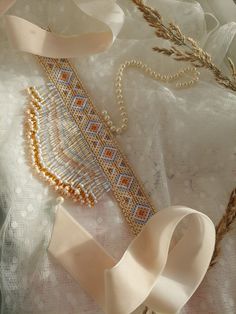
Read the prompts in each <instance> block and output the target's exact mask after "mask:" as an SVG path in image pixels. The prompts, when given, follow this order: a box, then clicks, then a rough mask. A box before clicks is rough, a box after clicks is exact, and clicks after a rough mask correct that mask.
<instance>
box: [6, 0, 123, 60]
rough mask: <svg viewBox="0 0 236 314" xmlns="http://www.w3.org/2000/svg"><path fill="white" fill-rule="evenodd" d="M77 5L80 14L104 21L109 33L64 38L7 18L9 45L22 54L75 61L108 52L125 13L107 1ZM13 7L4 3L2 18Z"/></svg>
mask: <svg viewBox="0 0 236 314" xmlns="http://www.w3.org/2000/svg"><path fill="white" fill-rule="evenodd" d="M74 2H75V4H76V5H77V6H78V8H79V9H80V10H82V11H83V12H84V13H86V14H87V15H89V16H91V17H93V18H95V19H97V20H99V21H101V22H102V23H103V24H105V25H106V26H107V28H108V29H107V30H106V31H103V32H96V31H95V32H91V33H85V34H82V35H73V36H65V35H60V34H55V33H51V32H49V31H46V30H44V29H42V28H40V27H39V26H37V25H35V24H33V23H31V22H29V21H27V20H25V19H22V18H20V17H17V16H13V15H7V16H6V17H5V18H6V27H7V33H8V36H9V39H10V42H11V43H12V45H13V46H14V47H15V48H16V49H18V50H20V51H25V52H29V53H33V54H36V55H39V56H45V57H51V58H72V57H78V56H81V55H90V54H96V53H99V52H102V51H105V50H106V49H108V48H109V47H110V46H111V45H112V43H113V42H114V40H115V39H116V37H117V35H118V34H119V32H120V30H121V28H122V26H123V22H124V13H123V11H122V9H121V8H120V7H119V6H118V5H117V4H116V3H115V2H113V1H107V0H103V1H98V0H96V1H94V0H89V1H78V0H74ZM14 3H15V1H12V0H1V1H0V16H1V15H3V14H5V13H6V12H7V11H8V9H9V8H10V7H11V6H12V5H13V4H14Z"/></svg>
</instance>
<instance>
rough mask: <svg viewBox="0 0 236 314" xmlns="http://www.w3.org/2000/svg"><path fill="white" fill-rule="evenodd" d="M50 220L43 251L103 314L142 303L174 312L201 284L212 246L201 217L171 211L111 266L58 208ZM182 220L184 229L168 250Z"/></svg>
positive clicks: (124, 313)
mask: <svg viewBox="0 0 236 314" xmlns="http://www.w3.org/2000/svg"><path fill="white" fill-rule="evenodd" d="M56 217H57V218H56V222H55V226H54V231H53V234H52V240H51V243H50V246H49V252H50V253H51V254H52V255H53V256H54V258H56V260H57V262H59V263H60V264H61V265H62V266H63V267H64V268H65V269H66V270H67V271H68V272H69V273H70V274H71V275H72V277H73V278H74V279H75V280H77V281H78V282H79V283H80V284H81V286H82V287H83V288H84V289H85V290H86V291H87V292H88V293H89V294H90V295H91V296H92V297H93V298H94V299H95V300H96V301H97V303H98V304H99V305H100V306H101V307H102V308H103V309H104V311H105V313H107V314H130V313H132V312H133V311H135V310H136V309H137V308H138V307H139V306H141V305H142V304H145V305H147V306H148V307H150V308H151V309H152V310H154V311H157V312H164V313H169V314H172V313H178V312H179V310H180V309H181V308H182V307H183V306H184V304H185V303H186V302H187V301H188V299H189V298H190V297H191V295H192V294H193V293H194V291H195V290H196V289H197V287H198V286H199V284H200V283H201V281H202V280H203V277H204V275H205V273H206V271H207V269H208V266H209V263H210V260H211V257H212V254H213V250H214V245H215V228H214V225H213V223H212V222H211V220H210V219H209V218H208V217H207V216H206V215H204V214H202V213H200V212H197V211H195V210H193V209H190V208H188V207H182V206H172V207H169V208H167V209H165V210H162V211H160V212H158V213H157V214H155V215H154V216H153V218H151V219H150V220H149V222H148V223H147V224H146V225H145V227H144V228H143V230H142V231H141V233H140V234H139V235H138V236H137V237H136V238H134V240H133V241H132V242H131V244H130V245H129V247H128V248H127V250H126V252H125V253H124V255H123V257H122V258H121V260H120V261H119V262H118V263H117V264H116V263H115V261H114V259H113V258H112V257H111V256H110V255H109V254H108V253H107V252H106V251H105V250H104V249H103V248H102V247H101V246H100V245H99V244H98V243H97V242H96V241H95V240H94V239H93V238H92V237H91V236H90V235H89V234H88V233H87V232H86V231H85V230H84V229H83V228H82V227H81V226H80V225H79V224H78V223H77V222H76V221H75V220H74V219H73V218H71V217H70V215H69V214H68V213H67V212H66V210H65V209H63V208H62V207H61V206H59V207H58V210H57V214H56ZM185 218H189V220H188V228H187V230H186V231H185V233H184V235H183V236H182V238H181V239H180V240H179V241H178V242H177V244H176V245H175V246H174V247H173V249H171V250H170V244H171V241H172V237H173V234H174V232H175V230H176V228H177V227H178V225H179V224H180V223H181V222H182V221H183V220H184V219H185ZM65 233H66V235H67V236H66V237H65V236H64V235H65ZM167 290H168V294H167V293H166V291H167Z"/></svg>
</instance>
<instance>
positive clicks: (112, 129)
mask: <svg viewBox="0 0 236 314" xmlns="http://www.w3.org/2000/svg"><path fill="white" fill-rule="evenodd" d="M110 130H111V132H113V133H114V132H115V131H116V127H115V126H114V125H113V126H112V127H110Z"/></svg>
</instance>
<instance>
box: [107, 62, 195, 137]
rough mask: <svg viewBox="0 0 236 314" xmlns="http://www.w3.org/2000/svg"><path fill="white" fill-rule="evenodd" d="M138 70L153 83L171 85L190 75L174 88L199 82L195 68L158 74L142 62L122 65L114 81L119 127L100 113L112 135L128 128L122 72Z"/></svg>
mask: <svg viewBox="0 0 236 314" xmlns="http://www.w3.org/2000/svg"><path fill="white" fill-rule="evenodd" d="M130 67H133V68H138V69H140V70H142V71H143V72H145V74H147V75H148V76H149V77H151V78H152V79H153V80H155V81H161V82H165V83H172V82H174V81H177V80H179V79H181V78H182V77H184V76H185V75H186V74H187V73H189V74H190V75H191V78H190V79H189V80H188V81H184V82H177V83H176V84H175V86H176V88H187V87H190V86H192V85H194V84H195V83H196V82H197V81H198V80H199V75H200V73H199V72H198V70H197V68H195V67H192V66H189V67H186V68H184V69H182V70H180V71H178V72H176V73H175V74H160V73H158V72H156V71H154V70H153V69H152V68H150V67H149V66H148V65H147V64H144V63H143V62H142V61H139V60H130V61H126V62H124V63H122V64H121V65H120V67H119V69H118V71H117V74H116V80H115V90H116V100H117V104H118V106H119V111H120V116H121V123H120V126H118V127H116V126H115V125H114V123H113V121H112V119H111V116H110V115H109V113H108V112H107V111H106V110H104V111H102V115H103V118H104V120H105V122H106V124H107V126H108V127H109V128H110V130H111V132H112V133H114V134H121V133H123V132H124V131H125V130H126V129H127V127H128V121H129V120H128V113H127V110H126V108H125V103H124V96H123V86H122V79H123V75H124V71H125V70H126V69H127V68H130Z"/></svg>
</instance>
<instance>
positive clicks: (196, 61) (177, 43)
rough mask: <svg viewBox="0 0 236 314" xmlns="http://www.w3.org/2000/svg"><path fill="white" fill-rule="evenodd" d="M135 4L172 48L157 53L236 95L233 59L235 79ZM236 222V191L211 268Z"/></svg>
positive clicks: (218, 229)
mask: <svg viewBox="0 0 236 314" xmlns="http://www.w3.org/2000/svg"><path fill="white" fill-rule="evenodd" d="M132 1H133V2H134V3H135V4H136V6H137V7H138V9H139V10H140V11H141V12H142V14H143V17H144V19H145V20H146V21H147V22H148V24H149V25H150V26H151V27H153V28H154V29H155V34H156V36H157V37H159V38H162V39H165V40H168V41H169V42H170V43H171V44H172V45H171V47H170V48H169V49H168V48H160V47H154V48H153V50H154V51H157V52H159V53H162V54H164V55H166V56H171V57H173V58H174V59H175V60H177V61H185V62H190V63H191V64H192V65H193V66H195V67H198V68H205V69H208V70H209V71H211V72H212V73H213V75H214V77H215V80H216V81H217V82H218V83H219V84H220V85H222V86H224V87H226V88H228V89H231V90H232V91H236V67H235V64H234V63H233V61H232V60H231V59H230V58H229V57H228V62H229V66H230V69H231V77H228V76H226V75H225V74H224V73H222V71H221V70H220V69H219V68H218V67H217V66H216V65H215V64H214V63H213V61H212V57H211V56H210V54H209V53H207V52H206V51H204V50H203V49H202V48H201V47H200V46H199V44H198V43H197V42H196V41H195V40H194V39H193V38H191V37H187V36H185V35H184V34H183V33H182V32H181V30H180V28H179V27H178V26H177V25H175V24H174V23H168V24H166V25H165V24H164V22H163V18H162V16H161V14H160V13H159V12H158V11H157V10H156V9H153V8H151V7H149V6H147V5H145V4H144V3H143V1H142V0H132ZM235 220H236V189H234V190H233V192H232V193H231V196H230V200H229V203H228V206H227V208H226V210H225V213H224V215H223V217H222V218H221V220H220V222H219V223H218V225H217V226H216V245H215V251H214V254H213V257H212V260H211V264H210V267H212V266H214V265H215V264H216V262H217V258H218V256H219V253H220V246H221V241H222V239H223V238H224V236H225V235H226V234H227V233H228V232H229V231H230V230H231V228H232V225H233V223H234V222H235Z"/></svg>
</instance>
